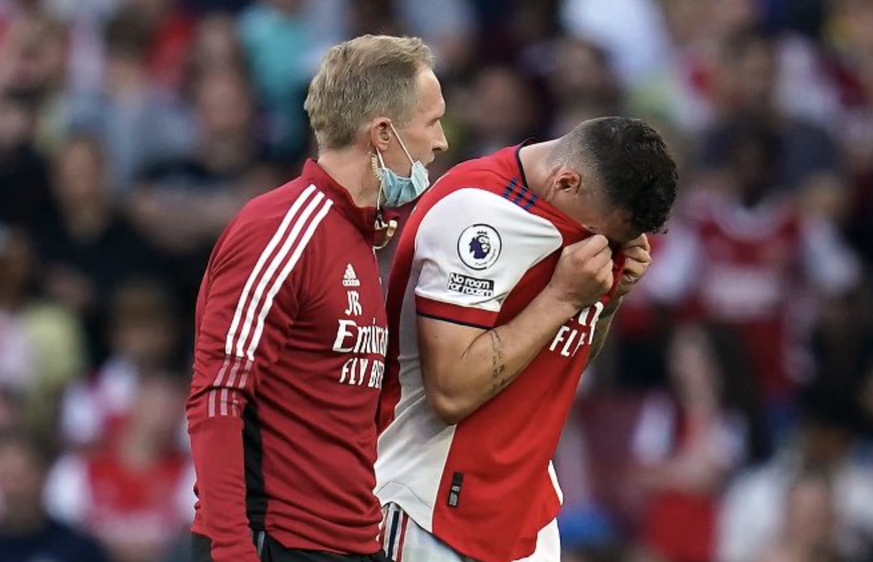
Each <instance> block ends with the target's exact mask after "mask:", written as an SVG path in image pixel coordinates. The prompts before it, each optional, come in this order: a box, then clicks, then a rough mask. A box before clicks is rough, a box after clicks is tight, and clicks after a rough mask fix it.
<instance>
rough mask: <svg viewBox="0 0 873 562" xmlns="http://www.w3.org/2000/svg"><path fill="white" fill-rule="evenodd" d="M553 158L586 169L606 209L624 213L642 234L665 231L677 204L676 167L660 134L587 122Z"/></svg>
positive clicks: (621, 120) (631, 122)
mask: <svg viewBox="0 0 873 562" xmlns="http://www.w3.org/2000/svg"><path fill="white" fill-rule="evenodd" d="M555 156H556V158H557V159H560V160H561V161H562V162H563V163H565V164H568V165H574V166H579V165H582V166H586V167H588V168H589V169H590V170H592V172H593V173H594V174H595V176H596V177H597V180H598V183H600V185H601V186H602V188H603V189H604V191H605V194H606V198H607V200H608V201H609V203H610V204H612V205H615V206H616V207H617V208H619V209H625V210H627V211H628V213H629V214H630V223H631V226H633V227H634V228H635V229H637V230H639V231H640V232H658V231H661V230H663V228H664V225H665V224H666V222H667V219H668V217H669V216H670V209H671V208H672V207H673V201H675V199H676V184H677V181H678V174H677V172H676V162H674V160H673V157H672V156H671V155H670V151H669V150H668V149H667V145H666V143H665V142H664V139H662V138H661V135H659V134H658V132H657V131H655V130H654V129H653V128H652V127H650V126H649V125H648V124H646V123H645V122H643V121H641V120H639V119H630V118H626V117H601V118H598V119H592V120H589V121H585V122H584V123H581V124H580V125H578V126H577V127H576V128H575V129H573V130H572V131H570V132H569V133H567V134H566V135H564V136H563V137H562V138H561V139H560V141H559V142H558V144H557V147H556V154H555Z"/></svg>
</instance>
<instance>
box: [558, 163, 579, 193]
mask: <svg viewBox="0 0 873 562" xmlns="http://www.w3.org/2000/svg"><path fill="white" fill-rule="evenodd" d="M555 184H556V185H557V186H558V189H560V190H561V191H565V192H568V193H571V194H573V195H576V194H577V193H579V188H581V187H582V176H580V175H579V172H576V171H574V170H571V169H570V168H561V170H559V171H558V173H557V177H556V178H555Z"/></svg>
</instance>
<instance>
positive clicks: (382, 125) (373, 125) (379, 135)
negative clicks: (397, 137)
mask: <svg viewBox="0 0 873 562" xmlns="http://www.w3.org/2000/svg"><path fill="white" fill-rule="evenodd" d="M390 130H391V121H390V120H389V119H388V118H387V117H378V118H376V119H373V120H372V121H370V125H369V127H368V129H367V133H368V135H367V136H368V139H369V141H370V145H372V146H374V147H376V148H378V149H379V151H380V152H385V151H386V150H387V149H388V144H389V143H390V142H391V132H390Z"/></svg>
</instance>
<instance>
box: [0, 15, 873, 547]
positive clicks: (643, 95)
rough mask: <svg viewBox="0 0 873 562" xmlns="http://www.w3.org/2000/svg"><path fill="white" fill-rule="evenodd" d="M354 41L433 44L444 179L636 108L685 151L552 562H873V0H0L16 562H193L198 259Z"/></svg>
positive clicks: (0, 391)
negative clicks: (189, 429) (335, 59)
mask: <svg viewBox="0 0 873 562" xmlns="http://www.w3.org/2000/svg"><path fill="white" fill-rule="evenodd" d="M365 32H386V33H394V34H413V35H419V36H421V37H423V38H424V39H425V40H426V41H427V42H428V43H429V44H430V45H431V46H432V47H433V49H434V50H435V52H436V56H437V60H438V68H437V73H438V74H439V76H440V78H441V80H442V82H443V88H444V93H445V97H446V100H447V103H448V113H447V115H446V118H445V121H444V125H445V128H446V133H447V136H448V138H449V140H450V143H451V149H450V151H449V152H448V153H447V154H445V155H442V156H441V157H440V158H439V159H438V160H437V162H436V163H435V164H434V168H436V169H432V170H431V177H436V176H438V175H439V174H440V173H441V172H442V171H444V170H446V169H447V168H449V167H450V166H452V165H453V164H455V163H457V162H459V161H460V160H463V159H466V158H470V157H475V156H478V155H482V154H485V153H488V152H490V151H493V150H495V149H497V148H501V147H503V146H506V145H509V144H515V143H518V142H520V141H522V140H523V139H525V138H527V137H534V138H538V139H548V138H552V137H554V136H556V135H560V134H562V133H563V132H565V131H567V130H569V129H570V128H571V127H573V126H574V125H575V124H576V123H578V122H579V121H580V120H583V119H587V118H592V117H597V116H601V115H616V114H619V115H628V116H635V117H641V118H644V119H647V120H649V121H650V122H651V123H653V124H654V125H655V126H656V128H657V129H658V130H659V131H660V132H661V133H662V134H663V135H664V136H665V137H666V138H667V139H668V141H669V145H670V146H671V148H672V150H673V152H674V154H675V156H676V158H677V160H678V161H679V164H680V179H681V184H680V189H681V193H680V198H679V201H678V203H677V206H676V209H675V212H674V216H673V219H672V221H671V224H670V228H669V233H668V234H667V235H664V236H658V237H656V238H655V239H654V240H653V244H654V252H655V265H654V266H653V267H652V269H651V270H650V272H649V274H648V276H647V277H646V278H645V280H644V282H643V283H642V284H641V285H640V286H639V287H638V288H637V290H636V291H635V292H634V293H632V295H631V296H630V297H629V298H628V299H627V300H626V302H625V304H624V305H623V308H622V311H621V313H620V314H619V315H618V317H617V320H616V322H614V323H613V328H612V335H611V337H610V340H609V344H608V347H607V348H606V349H605V350H604V352H603V353H602V354H601V356H600V358H599V359H598V362H597V364H596V365H594V366H593V367H592V368H591V369H590V371H591V372H589V373H588V374H587V375H586V377H585V378H584V379H583V384H582V387H581V388H580V389H579V395H578V400H577V403H576V407H575V409H574V411H573V413H572V415H571V419H570V420H569V423H568V425H567V428H566V431H565V434H564V438H563V440H562V443H561V446H560V449H559V451H558V454H557V457H556V465H557V468H558V472H559V476H560V479H561V482H562V485H563V488H564V492H565V507H564V511H563V514H562V516H561V527H562V530H563V543H564V557H565V560H566V561H575V562H583V561H584V562H599V561H620V562H621V561H628V562H631V561H640V562H642V561H651V562H658V561H663V562H710V561H713V562H869V561H871V560H873V446H871V445H873V441H871V435H873V434H871V425H873V424H871V421H873V276H871V274H873V272H871V266H873V1H871V0H516V1H500V0H439V1H428V0H393V1H392V0H42V1H40V0H0V561H2V562H36V561H39V562H103V561H110V562H185V561H186V560H187V557H188V554H187V546H188V535H187V526H188V523H189V521H190V519H191V517H192V505H193V495H192V491H191V487H192V482H193V470H192V467H191V462H190V459H189V455H188V451H187V436H186V433H185V426H184V403H185V398H186V393H187V385H188V381H189V377H190V364H191V360H190V354H191V340H192V327H193V312H194V298H195V295H196V291H197V288H198V285H199V281H200V277H201V275H202V272H203V271H204V268H205V264H206V260H207V257H208V253H209V251H210V249H211V246H212V244H213V242H214V240H215V239H216V237H217V236H218V234H219V233H220V232H221V230H222V228H223V227H224V225H225V224H226V223H227V222H228V220H229V219H230V217H231V216H232V215H233V214H234V213H235V212H236V211H237V210H238V209H239V208H240V206H241V205H242V204H243V203H244V202H245V201H247V200H248V199H250V198H251V197H252V196H254V195H257V194H258V193H261V192H263V191H266V190H269V189H272V188H274V187H276V186H278V185H281V184H282V183H284V182H285V181H286V180H288V179H290V178H292V177H294V176H295V175H296V174H297V173H298V171H299V170H300V167H301V165H302V162H303V160H304V158H305V157H306V156H307V155H309V154H312V153H313V142H312V138H311V136H310V134H309V131H308V126H307V122H306V116H305V114H304V113H303V110H302V102H303V99H304V96H305V93H306V88H307V85H308V81H309V79H310V78H311V76H312V75H313V74H314V72H315V70H316V69H317V66H318V63H319V60H320V57H321V56H322V55H323V54H324V52H325V50H326V49H327V47H329V46H330V45H331V44H334V43H336V42H339V41H341V40H343V39H345V38H349V37H352V36H354V35H358V34H361V33H365ZM386 255H387V254H383V257H384V256H386ZM383 261H387V258H386V259H384V260H383Z"/></svg>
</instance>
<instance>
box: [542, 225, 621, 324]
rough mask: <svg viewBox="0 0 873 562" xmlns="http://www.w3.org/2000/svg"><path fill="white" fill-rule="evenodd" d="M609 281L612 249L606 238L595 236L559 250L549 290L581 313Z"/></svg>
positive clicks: (609, 284) (610, 279)
mask: <svg viewBox="0 0 873 562" xmlns="http://www.w3.org/2000/svg"><path fill="white" fill-rule="evenodd" d="M612 282H613V278H612V250H610V248H609V241H608V240H607V239H606V237H605V236H601V235H599V234H596V235H594V236H591V237H589V238H586V239H585V240H581V241H579V242H576V243H575V244H571V245H570V246H566V247H565V248H564V249H563V250H562V252H561V257H560V259H559V260H558V265H557V267H556V268H555V272H554V273H553V274H552V280H551V281H550V282H549V288H550V289H552V290H554V292H555V294H556V297H557V298H558V299H559V300H561V301H563V302H567V303H570V304H572V305H573V307H574V308H576V309H577V310H581V309H583V308H585V307H586V306H590V305H592V304H594V303H595V302H597V300H598V299H600V297H601V296H603V294H604V293H606V292H607V291H609V289H610V287H612Z"/></svg>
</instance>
